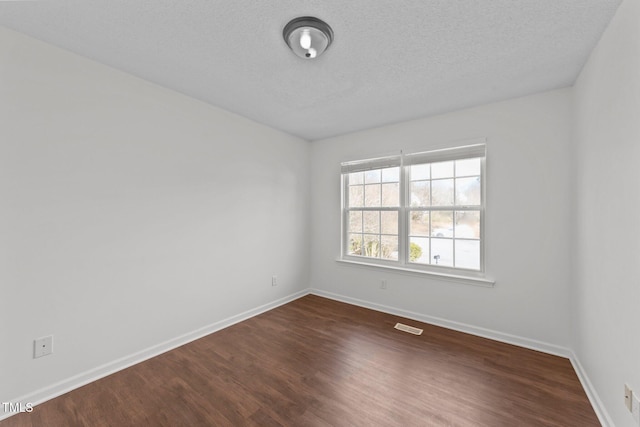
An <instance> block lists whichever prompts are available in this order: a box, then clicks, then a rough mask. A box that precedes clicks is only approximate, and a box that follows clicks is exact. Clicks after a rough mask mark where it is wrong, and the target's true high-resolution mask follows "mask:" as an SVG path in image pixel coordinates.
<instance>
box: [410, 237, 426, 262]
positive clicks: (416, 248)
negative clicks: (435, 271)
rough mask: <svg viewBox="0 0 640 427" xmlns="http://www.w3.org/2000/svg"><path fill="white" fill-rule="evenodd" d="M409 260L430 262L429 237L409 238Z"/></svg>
mask: <svg viewBox="0 0 640 427" xmlns="http://www.w3.org/2000/svg"><path fill="white" fill-rule="evenodd" d="M409 262H416V263H420V264H429V239H428V238H426V237H411V238H410V239H409Z"/></svg>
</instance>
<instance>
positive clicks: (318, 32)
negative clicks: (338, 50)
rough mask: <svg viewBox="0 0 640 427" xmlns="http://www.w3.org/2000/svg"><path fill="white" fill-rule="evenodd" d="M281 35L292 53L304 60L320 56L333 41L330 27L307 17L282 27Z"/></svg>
mask: <svg viewBox="0 0 640 427" xmlns="http://www.w3.org/2000/svg"><path fill="white" fill-rule="evenodd" d="M282 35H283V37H284V40H285V41H286V42H287V45H288V46H289V48H291V50H292V51H293V53H295V54H296V55H298V56H299V57H300V58H304V59H313V58H316V57H318V56H320V55H321V54H322V53H323V52H324V51H325V50H327V48H328V47H329V45H331V42H332V41H333V31H332V30H331V27H329V25H327V24H326V23H325V22H323V21H321V20H319V19H317V18H313V17H309V16H306V17H302V18H296V19H294V20H292V21H291V22H289V23H288V24H287V25H286V26H285V27H284V30H283V31H282Z"/></svg>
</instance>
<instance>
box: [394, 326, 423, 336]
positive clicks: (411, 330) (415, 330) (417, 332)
mask: <svg viewBox="0 0 640 427" xmlns="http://www.w3.org/2000/svg"><path fill="white" fill-rule="evenodd" d="M394 328H396V329H398V330H401V331H404V332H409V333H410V334H413V335H422V329H418V328H414V327H413V326H409V325H405V324H403V323H396V326H394Z"/></svg>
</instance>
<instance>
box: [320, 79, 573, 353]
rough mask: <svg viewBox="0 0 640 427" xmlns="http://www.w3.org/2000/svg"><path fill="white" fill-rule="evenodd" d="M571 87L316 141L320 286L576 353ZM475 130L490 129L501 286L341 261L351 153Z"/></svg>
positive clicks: (493, 272) (489, 230)
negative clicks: (344, 168) (343, 183)
mask: <svg viewBox="0 0 640 427" xmlns="http://www.w3.org/2000/svg"><path fill="white" fill-rule="evenodd" d="M570 94H571V92H570V89H564V90H557V91H553V92H547V93H542V94H538V95H533V96H529V97H524V98H519V99H514V100H510V101H506V102H500V103H495V104H490V105H486V106H481V107H478V108H473V109H468V110H464V111H459V112H453V113H450V114H445V115H441V116H436V117H431V118H425V119H421V120H416V121H411V122H406V123H401V124H398V125H394V126H386V127H382V128H378V129H372V130H368V131H363V132H358V133H354V134H349V135H345V136H341V137H336V138H332V139H326V140H322V141H318V142H314V143H313V144H312V148H311V152H312V177H311V186H312V187H311V188H312V192H311V194H312V201H311V203H312V210H311V212H312V213H311V217H312V221H311V224H312V234H311V285H312V287H314V288H317V289H320V290H322V291H325V292H332V293H336V294H339V295H342V296H346V297H349V298H357V299H361V300H364V301H367V302H370V303H375V304H382V305H387V306H391V307H394V308H396V309H401V310H405V311H411V312H414V313H418V314H421V315H426V316H435V317H439V318H442V319H446V320H449V321H453V322H460V323H463V324H467V325H472V326H473V327H474V328H476V330H477V328H486V329H489V330H492V331H496V332H499V333H500V334H511V335H515V336H517V337H521V338H524V341H526V342H524V341H521V342H524V343H525V344H527V343H528V344H533V345H535V343H533V342H532V340H537V341H541V342H542V343H544V344H550V345H551V346H543V347H544V348H545V349H547V350H551V351H554V349H553V346H559V347H562V348H563V349H565V350H566V348H565V346H566V345H567V344H568V333H569V332H568V329H569V318H570V316H569V313H568V309H569V300H568V295H569V294H568V293H569V282H570V254H569V249H570V237H571V233H570V227H569V225H570V217H569V215H570V206H571V204H570V194H571V188H570V183H569V179H570V168H569V163H570V161H571V156H570V151H569V148H570V137H571V128H570V126H571V111H570V107H571V105H570V104H571V103H570V101H571V96H570ZM476 137H486V138H487V150H488V157H487V215H486V226H485V235H486V236H487V239H486V269H487V275H488V276H490V277H491V278H493V279H495V280H496V285H495V287H494V288H483V287H477V286H472V285H465V284H458V283H452V282H450V281H443V280H438V279H435V278H431V277H426V276H425V277H422V276H415V275H413V276H412V275H405V274H400V273H395V272H389V271H380V270H377V269H375V270H372V269H365V268H360V267H354V266H350V265H344V264H342V263H338V262H336V258H337V257H338V256H339V253H340V162H342V161H346V160H354V159H359V158H369V157H375V156H379V155H384V154H389V153H392V152H394V150H395V152H396V153H397V152H398V150H400V149H404V150H405V151H407V152H409V151H420V150H429V149H432V148H439V147H442V146H445V145H455V144H456V142H457V141H461V140H465V139H470V138H476ZM382 278H384V279H387V280H388V289H386V290H381V289H379V283H380V279H382ZM495 335H496V334H493V336H495ZM559 352H562V349H560V350H559Z"/></svg>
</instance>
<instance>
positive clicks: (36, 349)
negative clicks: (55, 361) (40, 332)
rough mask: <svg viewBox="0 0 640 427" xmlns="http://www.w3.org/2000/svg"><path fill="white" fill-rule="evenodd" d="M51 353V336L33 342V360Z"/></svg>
mask: <svg viewBox="0 0 640 427" xmlns="http://www.w3.org/2000/svg"><path fill="white" fill-rule="evenodd" d="M51 353H53V335H49V336H48V337H42V338H37V339H35V340H33V358H34V359H37V358H38V357H42V356H46V355H48V354H51Z"/></svg>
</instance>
